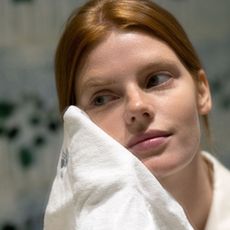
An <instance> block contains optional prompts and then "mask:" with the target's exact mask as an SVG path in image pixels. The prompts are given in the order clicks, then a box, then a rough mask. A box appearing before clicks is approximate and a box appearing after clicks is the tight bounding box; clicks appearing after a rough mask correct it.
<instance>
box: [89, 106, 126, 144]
mask: <svg viewBox="0 0 230 230" xmlns="http://www.w3.org/2000/svg"><path fill="white" fill-rule="evenodd" d="M88 115H89V117H90V118H91V120H92V121H93V122H94V123H95V124H96V125H97V126H99V127H100V128H101V129H102V130H104V131H105V132H106V133H107V134H109V135H110V136H111V137H113V138H114V139H115V140H117V141H118V142H120V143H121V144H122V143H123V139H124V136H123V134H124V133H125V131H124V127H125V125H124V123H123V119H122V112H121V111H120V109H116V110H114V111H113V112H111V111H110V112H108V113H107V112H98V113H93V114H92V113H88Z"/></svg>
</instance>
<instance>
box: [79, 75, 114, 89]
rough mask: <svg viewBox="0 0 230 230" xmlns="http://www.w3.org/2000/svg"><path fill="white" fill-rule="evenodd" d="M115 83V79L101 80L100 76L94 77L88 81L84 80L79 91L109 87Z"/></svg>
mask: <svg viewBox="0 0 230 230" xmlns="http://www.w3.org/2000/svg"><path fill="white" fill-rule="evenodd" d="M115 83H116V79H115V78H109V79H104V78H103V79H102V77H100V76H98V77H97V76H95V77H90V78H89V79H88V80H86V81H85V82H84V83H83V84H82V86H81V91H82V90H84V89H87V90H90V89H92V88H97V87H102V86H103V87H104V86H111V85H114V84H115Z"/></svg>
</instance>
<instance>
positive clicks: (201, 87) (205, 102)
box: [197, 69, 212, 115]
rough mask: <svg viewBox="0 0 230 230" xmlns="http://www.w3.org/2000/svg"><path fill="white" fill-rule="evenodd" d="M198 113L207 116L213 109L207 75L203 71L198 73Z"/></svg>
mask: <svg viewBox="0 0 230 230" xmlns="http://www.w3.org/2000/svg"><path fill="white" fill-rule="evenodd" d="M197 87H198V98H197V101H198V111H199V114H200V115H207V114H208V113H209V112H210V110H211V108H212V99H211V92H210V88H209V83H208V80H207V77H206V74H205V72H204V70H203V69H201V70H199V72H198V84H197Z"/></svg>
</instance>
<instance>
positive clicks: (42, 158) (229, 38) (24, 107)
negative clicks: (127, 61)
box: [0, 0, 230, 230]
mask: <svg viewBox="0 0 230 230" xmlns="http://www.w3.org/2000/svg"><path fill="white" fill-rule="evenodd" d="M83 2H85V1H80V0H65V1H63V0H0V182H1V183H0V229H1V230H12V229H21V230H41V229H42V223H43V215H44V210H45V206H46V203H47V199H48V194H49V192H50V189H51V185H52V181H53V178H54V176H55V171H56V165H57V160H58V157H59V151H60V148H61V144H62V126H61V124H60V120H59V114H58V107H57V98H56V92H55V83H54V73H53V57H54V51H55V47H56V45H57V41H58V39H59V37H60V34H61V32H62V30H63V26H64V23H65V21H66V19H67V17H68V15H69V14H70V12H71V11H72V10H73V9H74V8H75V7H77V6H78V5H80V4H81V3H83ZM156 2H158V3H159V4H161V5H162V6H164V7H165V8H167V9H169V10H170V11H171V12H172V13H173V14H174V15H175V16H176V17H177V18H178V19H179V21H180V22H181V23H182V25H183V26H184V27H185V29H186V31H187V33H188V34H189V36H190V38H191V40H192V42H193V44H194V46H195V47H196V49H197V51H198V53H199V54H200V57H201V59H202V61H203V64H204V66H205V69H206V72H207V74H208V78H209V80H210V84H211V88H212V91H213V100H214V109H213V112H212V114H211V124H212V130H213V134H214V148H213V149H214V150H213V152H214V154H215V155H216V156H217V157H218V158H219V159H220V160H221V161H222V162H223V164H225V165H226V166H227V167H229V168H230V152H229V150H230V141H229V136H230V122H229V121H230V76H229V73H230V23H229V21H230V14H229V9H230V1H229V0H221V1H216V0H202V1H200V0H158V1H156Z"/></svg>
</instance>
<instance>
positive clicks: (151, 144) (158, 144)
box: [130, 136, 169, 155]
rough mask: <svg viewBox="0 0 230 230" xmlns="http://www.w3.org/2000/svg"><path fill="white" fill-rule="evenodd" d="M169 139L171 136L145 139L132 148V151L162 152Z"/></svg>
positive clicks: (138, 152)
mask: <svg viewBox="0 0 230 230" xmlns="http://www.w3.org/2000/svg"><path fill="white" fill-rule="evenodd" d="M168 139H169V136H167V137H156V138H152V139H147V140H145V141H142V142H140V143H138V144H136V145H134V146H132V147H131V148H130V151H131V152H133V153H135V154H141V153H148V152H151V154H154V155H155V154H160V153H161V151H160V150H162V148H163V147H164V146H165V144H166V143H167V141H168Z"/></svg>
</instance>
